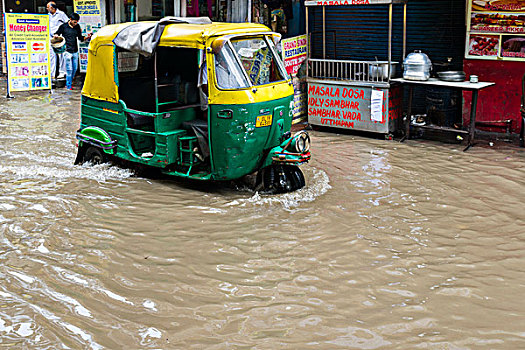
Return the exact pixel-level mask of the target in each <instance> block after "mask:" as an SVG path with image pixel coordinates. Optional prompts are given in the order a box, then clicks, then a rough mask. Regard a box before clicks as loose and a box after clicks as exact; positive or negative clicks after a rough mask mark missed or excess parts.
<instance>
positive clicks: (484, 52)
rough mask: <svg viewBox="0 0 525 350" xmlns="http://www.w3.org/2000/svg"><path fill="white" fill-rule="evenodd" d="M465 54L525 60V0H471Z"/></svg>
mask: <svg viewBox="0 0 525 350" xmlns="http://www.w3.org/2000/svg"><path fill="white" fill-rule="evenodd" d="M465 57H466V58H473V59H486V60H497V59H502V60H523V59H524V58H525V0H468V23H467V44H466V52H465Z"/></svg>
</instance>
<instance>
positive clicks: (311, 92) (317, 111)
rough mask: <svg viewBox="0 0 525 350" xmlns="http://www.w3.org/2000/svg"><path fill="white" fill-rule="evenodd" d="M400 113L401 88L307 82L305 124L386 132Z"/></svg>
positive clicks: (401, 108)
mask: <svg viewBox="0 0 525 350" xmlns="http://www.w3.org/2000/svg"><path fill="white" fill-rule="evenodd" d="M402 113H403V91H402V88H401V86H399V87H397V88H390V89H373V88H370V87H357V86H346V85H335V84H334V85H332V84H328V83H327V84H321V83H308V122H309V123H311V124H314V125H319V126H328V127H332V128H342V129H353V130H361V131H372V132H381V133H388V132H390V131H391V130H393V129H395V128H393V127H392V123H396V122H397V121H399V120H401V115H402Z"/></svg>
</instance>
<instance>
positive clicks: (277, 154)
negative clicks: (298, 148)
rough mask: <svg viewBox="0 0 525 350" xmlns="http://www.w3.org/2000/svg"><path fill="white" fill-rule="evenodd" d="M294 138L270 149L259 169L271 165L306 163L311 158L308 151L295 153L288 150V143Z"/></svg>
mask: <svg viewBox="0 0 525 350" xmlns="http://www.w3.org/2000/svg"><path fill="white" fill-rule="evenodd" d="M294 137H295V135H294V136H291V137H290V138H289V139H286V140H284V141H283V142H282V143H281V144H280V145H279V146H276V147H274V148H272V149H271V150H270V152H268V155H267V156H266V158H265V159H264V161H263V163H262V165H261V168H265V167H267V166H269V165H271V164H289V165H301V164H304V163H307V162H308V161H309V160H310V158H311V155H310V152H309V151H308V152H302V153H297V152H293V151H290V150H289V148H290V147H289V146H290V143H291V142H290V141H292V140H293V138H294Z"/></svg>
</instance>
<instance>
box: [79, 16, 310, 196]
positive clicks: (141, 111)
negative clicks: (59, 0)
mask: <svg viewBox="0 0 525 350" xmlns="http://www.w3.org/2000/svg"><path fill="white" fill-rule="evenodd" d="M131 26H139V27H137V28H133V27H131ZM148 26H150V27H152V26H153V27H154V29H153V32H154V33H153V35H149V34H145V31H144V30H143V29H144V28H147V27H148ZM149 29H151V28H149ZM140 33H142V34H140ZM155 33H156V35H157V41H156V42H153V44H152V43H151V42H150V43H148V42H147V39H148V37H153V36H155ZM150 34H151V31H150ZM130 35H131V36H133V35H135V36H138V37H135V38H134V39H133V38H132V40H135V41H134V42H133V43H132V44H130V45H123V44H122V42H123V41H125V40H123V39H122V38H121V37H122V36H123V37H124V38H125V39H126V40H128V41H129V37H128V36H130ZM119 38H120V41H119V40H118V39H119ZM279 38H280V36H279V34H277V33H273V32H271V31H270V30H269V29H268V28H267V27H265V26H263V25H260V24H252V23H215V22H213V23H212V22H211V21H210V20H209V19H207V18H203V17H201V18H197V19H191V18H177V19H174V20H173V21H167V22H166V21H165V22H164V25H163V26H162V27H161V28H160V29H159V27H158V23H157V22H136V23H123V24H116V25H108V26H105V27H103V28H102V29H101V30H99V31H98V32H97V33H96V35H94V36H93V38H92V40H91V42H90V44H89V52H88V67H87V73H86V78H85V83H84V87H83V90H82V98H81V99H82V102H81V121H80V129H79V130H78V132H77V135H76V137H77V139H78V155H77V158H76V161H75V163H76V164H78V163H83V162H95V163H100V162H106V161H111V160H124V161H127V162H131V163H135V164H142V165H145V166H149V167H155V168H158V169H159V170H160V171H161V172H162V173H164V174H167V175H173V176H177V177H182V178H189V179H194V180H203V181H225V180H236V179H240V178H242V177H244V176H246V175H249V174H255V173H257V176H256V179H257V183H256V189H257V190H259V191H262V192H270V193H281V192H288V191H294V190H297V189H299V188H301V187H303V186H304V185H305V179H304V175H303V173H302V172H301V170H300V169H299V168H298V166H299V165H301V164H304V163H306V162H308V161H309V160H310V152H309V148H310V138H309V136H308V134H307V133H306V132H304V131H302V132H299V133H296V134H295V135H292V134H291V132H290V128H291V124H292V107H293V92H294V90H293V86H292V83H291V79H290V77H289V76H288V75H287V73H286V70H285V68H284V64H283V62H282V60H281V58H280V56H279V53H278V47H277V45H276V44H275V43H276V42H277V41H278V40H279ZM153 41H155V40H154V39H153ZM144 42H146V43H145V44H144ZM137 43H139V44H138V45H137ZM141 45H142V46H141ZM144 47H146V49H148V48H149V49H150V51H149V52H147V53H144V52H145V51H147V50H146V49H145V48H144ZM151 47H153V49H152V50H151ZM206 99H207V104H206ZM203 101H204V102H203Z"/></svg>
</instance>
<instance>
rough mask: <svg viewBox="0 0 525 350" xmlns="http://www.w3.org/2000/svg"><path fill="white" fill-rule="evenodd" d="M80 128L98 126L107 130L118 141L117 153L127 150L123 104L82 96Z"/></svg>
mask: <svg viewBox="0 0 525 350" xmlns="http://www.w3.org/2000/svg"><path fill="white" fill-rule="evenodd" d="M80 113H81V120H80V129H81V130H82V129H83V128H85V127H88V126H98V127H100V128H101V129H103V130H104V131H106V132H107V133H108V134H109V136H110V137H111V139H112V140H116V141H117V153H122V152H126V150H127V146H128V145H127V139H126V137H125V124H124V123H123V120H125V116H124V111H123V106H122V105H121V104H120V103H112V102H106V101H99V100H95V99H92V98H89V97H86V96H82V104H81V108H80Z"/></svg>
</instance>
